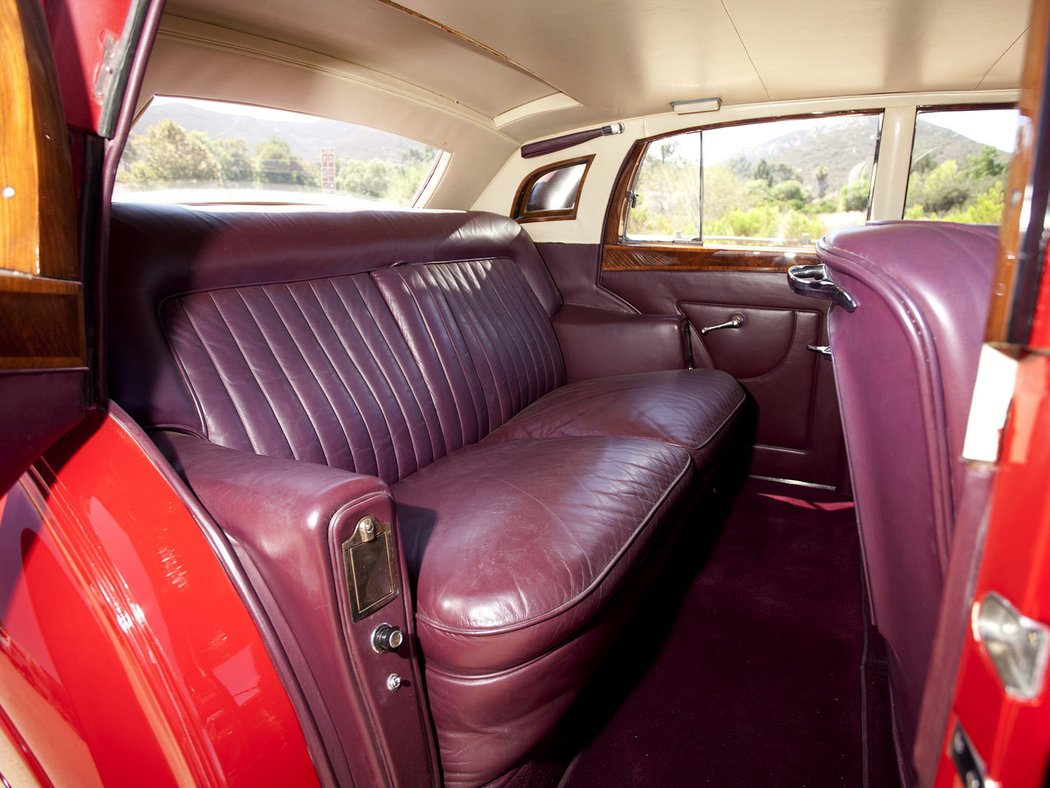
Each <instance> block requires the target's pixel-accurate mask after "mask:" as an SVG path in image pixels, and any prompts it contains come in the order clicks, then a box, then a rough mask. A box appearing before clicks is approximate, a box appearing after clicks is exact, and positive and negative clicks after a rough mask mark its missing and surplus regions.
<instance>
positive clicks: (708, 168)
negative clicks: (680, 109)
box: [625, 114, 881, 246]
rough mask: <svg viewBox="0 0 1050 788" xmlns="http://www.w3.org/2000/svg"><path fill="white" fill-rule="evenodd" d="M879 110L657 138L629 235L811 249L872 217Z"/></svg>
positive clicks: (645, 163)
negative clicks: (836, 232)
mask: <svg viewBox="0 0 1050 788" xmlns="http://www.w3.org/2000/svg"><path fill="white" fill-rule="evenodd" d="M880 122H881V114H869V115H840V116H828V117H819V118H800V119H792V120H781V121H766V122H757V123H748V124H741V125H735V126H724V127H721V128H715V129H710V130H706V131H695V132H688V133H685V134H679V135H676V136H674V137H668V138H665V139H663V140H657V141H654V142H653V143H652V144H650V146H649V148H648V149H647V151H646V154H645V157H644V158H643V160H642V163H641V165H640V166H639V170H638V176H637V178H636V179H635V183H634V187H633V189H632V196H631V198H630V199H631V202H632V207H630V208H629V209H628V215H627V222H626V230H625V235H626V236H627V238H628V239H630V240H638V241H684V242H692V243H704V244H708V245H713V246H725V245H747V246H811V245H813V244H814V243H816V241H817V239H818V238H819V237H820V236H821V235H823V234H824V233H826V232H827V231H828V230H831V229H833V228H835V227H842V226H846V225H852V224H862V223H863V222H864V221H865V220H866V218H867V215H868V204H869V201H870V194H871V181H872V173H873V171H874V166H875V152H876V147H877V145H878V137H879V126H880Z"/></svg>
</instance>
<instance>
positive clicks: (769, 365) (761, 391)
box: [678, 301, 822, 451]
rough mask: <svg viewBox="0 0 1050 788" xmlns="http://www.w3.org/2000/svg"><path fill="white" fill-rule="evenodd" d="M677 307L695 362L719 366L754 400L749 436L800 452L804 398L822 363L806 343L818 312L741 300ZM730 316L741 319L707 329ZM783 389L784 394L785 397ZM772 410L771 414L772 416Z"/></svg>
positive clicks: (815, 330)
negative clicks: (688, 329) (735, 324)
mask: <svg viewBox="0 0 1050 788" xmlns="http://www.w3.org/2000/svg"><path fill="white" fill-rule="evenodd" d="M678 309H679V311H681V312H682V314H684V315H685V316H686V318H688V320H689V322H690V323H691V324H692V327H693V332H692V336H693V360H694V362H695V363H696V365H697V366H698V367H699V366H709V367H713V368H714V369H721V370H723V371H725V372H728V373H729V374H730V375H732V376H733V377H735V378H736V379H737V380H739V381H740V382H741V383H742V384H743V385H744V386H746V387H747V389H748V391H749V392H751V396H753V397H754V398H755V401H756V402H758V403H764V404H766V405H767V407H765V408H761V407H760V416H764V418H760V419H759V423H758V428H757V433H756V435H755V440H756V442H757V443H758V444H760V445H765V446H779V447H782V448H787V449H794V450H796V451H805V450H806V449H807V447H808V442H809V433H810V424H809V422H810V416H811V414H810V406H809V404H810V402H811V401H812V399H813V393H814V387H815V386H816V383H817V376H818V373H819V369H818V364H820V363H822V357H821V356H820V354H819V353H814V352H813V351H812V350H809V349H808V348H807V347H806V345H815V344H817V342H818V340H819V339H820V331H821V328H820V318H821V315H820V313H819V312H816V311H810V312H806V311H803V310H797V311H796V310H792V309H772V308H768V307H751V306H747V305H743V304H729V305H726V304H697V303H693V302H689V301H682V302H679V304H678ZM733 315H741V316H742V317H743V318H744V322H743V324H742V325H741V326H740V328H728V329H719V330H717V331H712V332H710V333H709V334H707V335H705V336H701V334H700V330H701V329H702V328H703V327H704V326H713V325H718V324H719V323H722V322H724V321H726V320H729V319H730V317H732V316H733ZM785 393H789V396H785ZM774 414H775V416H776V417H775V418H774Z"/></svg>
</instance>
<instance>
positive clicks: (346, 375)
mask: <svg viewBox="0 0 1050 788" xmlns="http://www.w3.org/2000/svg"><path fill="white" fill-rule="evenodd" d="M163 319H164V322H165V326H166V332H167V335H168V339H169V342H170V343H171V347H172V350H173V351H174V353H175V356H176V358H177V360H178V362H179V364H180V366H181V368H182V371H183V374H184V375H185V378H186V381H187V383H188V385H189V387H190V389H191V391H192V393H193V396H194V399H195V401H196V403H197V406H198V409H199V412H200V414H201V418H202V420H203V422H204V426H205V432H206V437H207V438H208V439H209V440H211V441H213V442H215V443H218V444H220V445H222V446H226V447H228V448H231V449H240V450H242V451H251V452H255V453H256V454H265V455H267V456H271V457H283V458H287V459H296V460H305V461H307V462H316V463H321V464H324V465H331V466H334V467H337V468H344V469H346V470H351V471H355V472H357V473H365V474H369V475H372V476H378V477H380V478H381V479H383V480H385V481H387V482H394V481H397V480H398V479H401V478H404V477H405V476H407V475H409V474H411V473H413V472H415V471H416V470H418V469H419V468H421V467H423V466H425V465H428V464H429V463H431V462H433V461H434V460H435V459H437V458H438V457H442V456H444V455H445V453H446V444H445V441H444V438H443V436H442V433H441V427H440V424H439V421H438V417H437V412H436V409H435V404H434V400H433V398H432V396H431V393H430V392H429V391H428V390H427V387H426V384H425V383H424V381H423V378H422V375H421V373H420V371H419V368H418V367H417V366H416V364H415V362H414V361H413V359H412V356H411V354H410V353H409V352H408V347H407V345H406V343H405V340H404V338H403V337H402V335H401V332H400V331H399V329H398V326H397V323H396V322H395V321H394V319H393V317H392V316H391V314H390V312H389V310H388V309H387V307H386V304H385V303H384V301H383V299H382V297H381V296H380V295H379V292H378V290H377V289H376V287H375V285H374V283H373V282H372V281H371V279H370V278H369V276H368V275H367V274H356V275H353V276H343V277H333V278H329V279H319V280H313V281H309V282H293V283H290V284H275V285H258V286H253V287H238V288H229V289H224V290H216V291H211V292H205V293H193V294H190V295H187V296H183V297H180V298H176V299H172V300H169V301H168V302H166V303H165V305H164V309H163Z"/></svg>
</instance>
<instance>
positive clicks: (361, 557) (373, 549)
mask: <svg viewBox="0 0 1050 788" xmlns="http://www.w3.org/2000/svg"><path fill="white" fill-rule="evenodd" d="M343 565H344V566H345V569H346V587H347V591H348V593H349V595H350V614H351V616H352V618H353V620H354V621H360V620H361V619H362V618H364V617H365V616H367V615H370V614H371V613H374V612H375V611H377V610H379V608H381V607H383V606H384V605H385V604H386V603H387V602H389V601H390V600H391V599H394V598H395V597H396V596H397V594H398V585H397V578H398V574H397V557H396V553H395V551H394V539H393V529H392V527H391V525H390V523H381V522H379V521H378V520H377V519H375V518H374V517H364V518H362V519H361V521H360V522H359V523H358V524H357V528H356V529H355V530H354V534H353V536H351V537H350V538H349V539H347V540H346V541H345V542H343Z"/></svg>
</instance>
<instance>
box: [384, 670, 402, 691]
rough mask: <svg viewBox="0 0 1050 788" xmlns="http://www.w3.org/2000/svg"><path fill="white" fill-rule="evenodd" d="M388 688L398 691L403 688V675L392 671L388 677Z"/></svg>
mask: <svg viewBox="0 0 1050 788" xmlns="http://www.w3.org/2000/svg"><path fill="white" fill-rule="evenodd" d="M386 688H387V689H388V690H390V691H391V692H397V691H398V690H399V689H401V677H400V676H399V675H397V674H396V673H391V674H390V675H389V676H387V677H386Z"/></svg>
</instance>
